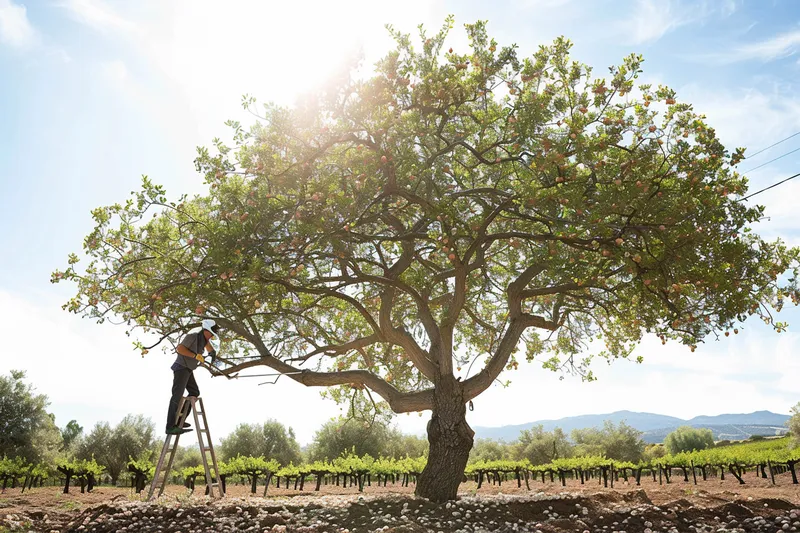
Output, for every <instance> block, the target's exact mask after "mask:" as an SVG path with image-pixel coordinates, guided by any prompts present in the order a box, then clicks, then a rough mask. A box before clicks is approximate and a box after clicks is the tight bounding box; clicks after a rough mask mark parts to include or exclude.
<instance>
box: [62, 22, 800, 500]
mask: <svg viewBox="0 0 800 533" xmlns="http://www.w3.org/2000/svg"><path fill="white" fill-rule="evenodd" d="M451 26H452V20H448V21H447V23H446V24H445V26H444V28H443V29H442V30H441V31H440V32H438V33H436V34H434V35H429V34H426V33H425V31H424V29H421V30H420V37H421V40H420V42H419V43H417V42H416V41H415V40H414V39H412V38H411V37H410V36H409V35H405V34H402V33H399V32H397V31H395V30H393V29H392V28H391V27H390V28H389V30H390V31H391V33H392V35H393V36H394V37H395V38H396V42H397V47H396V49H395V50H393V51H391V52H389V53H388V54H387V55H386V56H385V57H384V58H383V59H382V60H380V61H379V62H378V63H377V64H376V65H375V71H374V72H373V73H371V74H370V75H368V76H363V75H360V76H349V77H348V76H344V77H342V78H341V79H338V80H337V81H336V83H334V84H332V85H331V86H329V87H328V88H326V89H325V90H323V91H321V92H319V93H317V94H315V95H313V96H309V97H307V98H305V99H303V100H301V101H300V102H299V103H298V104H297V105H296V106H294V107H280V106H276V105H266V106H263V107H260V106H258V105H256V102H255V99H254V98H252V97H245V98H244V100H243V105H244V107H245V108H246V109H247V110H249V111H251V112H252V113H253V115H254V118H253V122H254V123H253V125H252V126H251V127H245V126H243V125H242V124H240V123H239V122H231V123H230V125H231V126H232V127H233V141H232V145H231V146H229V145H227V144H225V143H223V142H222V141H220V140H215V143H214V144H215V146H214V148H199V150H198V157H197V159H196V161H195V165H196V168H197V169H198V171H199V172H201V173H202V175H203V176H204V179H205V182H206V184H207V186H208V189H207V192H204V193H203V194H200V195H195V196H192V197H189V196H186V195H183V196H180V197H172V198H170V197H169V196H168V195H167V193H166V191H165V190H164V188H163V187H162V186H159V185H157V184H154V183H153V182H152V181H151V180H150V179H149V178H145V179H144V180H143V185H142V190H141V191H139V192H137V193H135V194H134V195H133V197H132V198H131V199H129V200H128V201H126V202H123V203H119V204H115V205H112V206H106V207H101V208H98V209H96V210H94V211H93V213H92V215H93V217H94V219H95V223H96V226H95V228H94V230H93V231H92V232H91V233H90V234H89V235H88V236H87V237H86V239H85V241H84V253H85V255H87V256H89V261H90V262H89V264H88V265H87V266H86V267H85V268H79V266H78V265H77V263H78V262H79V260H80V258H79V257H78V256H77V255H75V254H74V255H71V256H70V258H69V261H68V263H69V265H68V267H67V268H66V269H64V270H59V271H55V272H54V273H53V281H56V282H57V281H60V280H65V279H66V280H69V281H71V282H75V283H77V286H78V292H77V295H76V296H75V297H74V298H73V299H71V300H70V301H69V302H68V303H67V304H66V308H67V309H68V310H69V311H72V312H75V313H79V314H83V315H85V316H87V317H91V318H94V319H97V320H100V321H103V320H115V321H120V322H122V323H123V324H126V325H127V326H128V328H129V331H130V330H138V329H139V328H141V329H142V330H143V332H145V333H148V334H149V335H156V337H155V340H154V341H153V342H150V341H149V340H147V338H148V337H143V336H138V337H137V338H138V339H139V342H140V343H141V345H140V347H141V348H142V350H143V351H145V352H146V350H149V349H152V348H153V347H154V346H156V345H158V344H159V343H160V342H164V341H165V340H169V341H173V342H174V341H175V340H176V339H178V338H179V335H180V334H181V333H182V332H185V331H186V330H187V329H189V328H191V327H193V326H196V325H197V324H198V323H199V321H200V320H201V319H202V318H204V317H213V318H214V319H216V320H217V321H218V322H219V323H220V324H221V325H222V326H223V328H224V329H225V330H226V333H225V335H226V337H224V338H223V341H224V342H225V343H226V352H225V353H226V355H227V360H228V362H229V363H231V364H230V365H229V366H227V367H223V368H222V369H221V370H219V371H217V370H215V372H217V373H223V374H226V375H229V376H232V375H234V374H237V373H241V372H243V371H245V370H246V369H250V368H253V367H256V366H262V367H268V368H269V369H271V371H272V372H279V373H283V374H286V375H287V376H288V377H289V378H291V379H293V380H294V381H296V382H298V383H301V384H303V385H306V386H314V387H331V389H330V390H329V392H330V394H331V396H332V397H333V398H334V399H337V400H339V401H353V402H359V405H369V404H371V403H374V405H376V406H378V407H382V406H385V407H388V409H390V410H392V411H394V412H395V413H406V412H417V411H424V410H430V411H431V413H432V415H431V419H430V422H429V423H428V427H427V432H428V439H429V442H430V451H429V454H430V455H429V460H428V462H427V466H426V467H425V469H424V471H423V472H422V475H421V476H420V477H419V482H418V484H417V486H416V493H417V494H418V495H421V496H424V497H427V498H431V499H434V500H437V501H441V500H446V499H452V498H455V496H456V491H457V488H458V485H459V483H460V480H461V478H462V474H463V470H464V467H465V465H466V462H467V458H468V456H469V451H470V448H471V447H472V444H473V436H474V432H473V431H472V429H471V428H470V427H469V425H468V424H467V422H466V418H465V414H466V405H467V404H468V403H469V402H470V400H472V399H473V398H475V397H477V396H478V395H480V394H481V393H482V392H484V391H485V390H486V389H488V388H489V387H490V386H491V385H492V383H494V382H495V381H496V380H497V379H498V378H499V377H500V376H501V374H503V373H504V372H505V371H511V370H514V369H516V368H517V366H518V364H519V361H520V360H528V361H530V360H533V359H537V360H539V361H540V363H541V364H543V365H544V366H545V367H546V368H549V369H553V370H556V371H559V370H567V371H576V372H578V373H580V374H582V375H583V376H585V377H586V378H588V379H592V377H593V376H592V374H591V371H590V369H589V368H588V366H587V365H588V363H589V360H590V359H591V358H592V357H594V356H601V357H605V358H618V357H627V356H629V355H630V354H631V353H632V350H633V349H634V347H635V346H636V345H637V343H638V342H639V341H640V340H641V338H642V336H643V335H644V334H645V333H650V334H653V335H657V336H659V337H660V338H661V339H662V340H663V341H664V342H667V341H668V340H675V341H678V342H681V343H683V344H685V345H686V346H687V347H690V349H692V350H694V348H695V347H696V346H697V344H698V343H700V342H702V341H703V339H704V338H706V337H707V336H708V335H711V336H716V335H719V334H720V333H722V332H725V331H728V330H731V329H732V328H733V327H734V326H735V325H736V324H737V323H738V322H740V321H742V320H744V319H745V318H747V316H748V315H752V314H756V315H758V316H759V317H760V318H762V319H763V320H764V321H765V322H767V323H768V324H771V325H772V326H774V327H775V328H776V329H777V330H778V331H780V330H782V329H783V328H784V327H785V325H784V324H782V323H780V322H777V321H775V320H774V319H773V314H771V312H770V307H774V308H778V309H779V308H780V307H781V305H782V303H783V301H784V299H785V298H789V297H790V298H792V299H793V300H795V299H796V298H797V289H796V284H795V277H794V276H791V277H789V276H783V275H782V274H784V273H785V272H786V271H787V270H789V269H795V267H796V259H797V250H795V249H791V248H787V247H786V246H785V245H784V244H782V243H781V242H765V241H764V240H763V239H761V238H760V237H759V236H758V235H756V234H755V233H754V232H752V231H750V226H751V224H752V223H754V222H756V221H757V220H759V219H760V218H761V217H762V215H763V212H764V211H763V208H762V207H759V206H756V205H753V204H752V203H751V202H749V201H742V200H743V199H744V196H745V195H746V193H747V181H746V179H745V178H744V177H743V176H741V175H740V174H738V173H737V172H736V171H735V165H736V164H737V163H739V162H740V161H741V160H742V159H743V157H744V155H743V154H744V152H743V149H736V150H734V151H732V152H729V151H728V150H726V148H725V147H724V146H723V145H722V143H721V142H720V141H719V139H718V138H717V135H716V132H715V130H714V128H713V127H712V126H711V125H709V124H708V123H707V122H706V120H705V119H704V118H703V116H702V115H700V114H698V113H697V112H696V111H695V110H694V109H693V108H692V106H691V104H690V103H688V102H681V101H679V100H678V97H677V95H676V93H675V91H673V90H671V89H669V88H668V87H663V86H659V87H652V86H650V85H647V84H643V85H639V86H636V83H637V82H636V79H637V77H638V76H639V74H640V72H641V64H642V58H641V57H640V56H637V55H631V56H629V57H627V58H625V59H624V60H623V61H622V63H621V64H620V65H619V66H615V67H612V68H611V69H610V72H609V74H608V75H607V76H606V77H594V76H593V75H592V71H591V69H590V68H589V67H587V66H586V65H583V64H581V63H580V62H577V61H574V60H573V59H571V58H570V55H569V51H570V43H569V41H568V40H567V39H564V38H559V39H557V40H555V42H554V43H553V44H551V45H548V46H542V47H540V48H539V49H538V50H537V51H536V52H534V53H533V54H532V55H530V56H523V55H521V54H520V53H519V52H518V50H517V48H516V47H515V46H502V47H501V46H498V44H497V43H496V42H495V40H493V39H491V38H490V37H489V36H488V35H487V32H486V25H485V23H482V22H481V23H476V24H468V25H466V31H467V34H468V37H469V48H468V49H465V50H457V51H456V50H452V49H448V46H447V44H445V43H446V37H447V33H448V31H449V29H450V28H451ZM476 358H481V363H480V364H478V365H475V366H474V370H475V371H474V372H472V373H471V374H469V375H467V374H466V372H465V370H466V368H467V365H468V364H469V363H470V362H471V361H473V360H475V359H476ZM462 369H463V370H462ZM382 402H383V403H382Z"/></svg>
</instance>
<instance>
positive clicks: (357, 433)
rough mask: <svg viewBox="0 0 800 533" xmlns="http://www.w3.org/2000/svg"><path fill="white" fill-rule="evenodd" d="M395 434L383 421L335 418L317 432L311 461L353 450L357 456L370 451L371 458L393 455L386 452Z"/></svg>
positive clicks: (333, 456) (330, 458)
mask: <svg viewBox="0 0 800 533" xmlns="http://www.w3.org/2000/svg"><path fill="white" fill-rule="evenodd" d="M392 437H393V434H392V431H391V430H390V429H389V427H388V426H387V425H386V424H385V423H384V422H382V421H375V422H374V423H372V424H370V423H367V422H364V421H361V420H357V419H352V418H345V417H336V418H333V419H331V420H329V421H328V422H326V423H325V424H323V425H322V427H321V428H320V429H318V430H317V431H316V432H315V433H314V439H313V441H312V442H311V445H310V446H309V449H308V456H309V459H310V460H311V461H317V460H320V461H321V460H326V459H327V460H333V459H335V458H336V457H339V456H340V455H342V454H346V453H350V452H351V451H353V450H355V451H354V453H355V454H356V455H364V454H369V455H371V456H372V457H379V456H381V455H383V456H389V455H394V454H390V453H387V452H389V451H390V446H389V443H390V442H391V439H392ZM395 449H396V448H395ZM403 455H405V454H403Z"/></svg>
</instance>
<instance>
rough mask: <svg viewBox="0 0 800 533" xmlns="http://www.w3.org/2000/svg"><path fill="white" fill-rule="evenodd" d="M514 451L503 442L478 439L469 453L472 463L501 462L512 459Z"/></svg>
mask: <svg viewBox="0 0 800 533" xmlns="http://www.w3.org/2000/svg"><path fill="white" fill-rule="evenodd" d="M513 453H514V450H513V448H512V446H511V445H510V444H508V443H507V442H505V441H502V440H494V439H477V440H476V441H475V444H474V445H473V446H472V449H471V450H470V452H469V460H470V461H501V460H504V459H512V458H513Z"/></svg>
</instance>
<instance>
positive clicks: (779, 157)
mask: <svg viewBox="0 0 800 533" xmlns="http://www.w3.org/2000/svg"><path fill="white" fill-rule="evenodd" d="M795 152H800V148H795V149H794V150H792V151H791V152H786V153H785V154H783V155H779V156H778V157H776V158H775V159H770V160H769V161H767V162H766V163H762V164H761V165H758V166H757V167H754V168H751V169H750V170H746V171H744V172H742V174H749V173H750V172H753V171H754V170H758V169H759V168H761V167H765V166H767V165H769V164H770V163H774V162H775V161H777V160H778V159H782V158H784V157H786V156H787V155H791V154H793V153H795Z"/></svg>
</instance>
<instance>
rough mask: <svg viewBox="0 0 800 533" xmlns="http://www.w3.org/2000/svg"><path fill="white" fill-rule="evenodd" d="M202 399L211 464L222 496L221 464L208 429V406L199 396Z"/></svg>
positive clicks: (201, 409)
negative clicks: (206, 406)
mask: <svg viewBox="0 0 800 533" xmlns="http://www.w3.org/2000/svg"><path fill="white" fill-rule="evenodd" d="M198 400H199V401H200V411H201V413H202V415H203V429H204V430H205V433H206V439H208V451H210V452H211V464H212V466H213V468H214V476H216V478H217V483H218V484H219V485H218V486H217V489H218V491H219V497H220V498H222V497H224V496H225V491H224V490H223V489H222V478H221V477H220V475H219V466H218V464H217V454H216V453H215V452H214V443H213V441H212V440H211V430H210V429H208V419H207V418H206V408H205V407H204V406H203V399H202V398H198Z"/></svg>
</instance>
